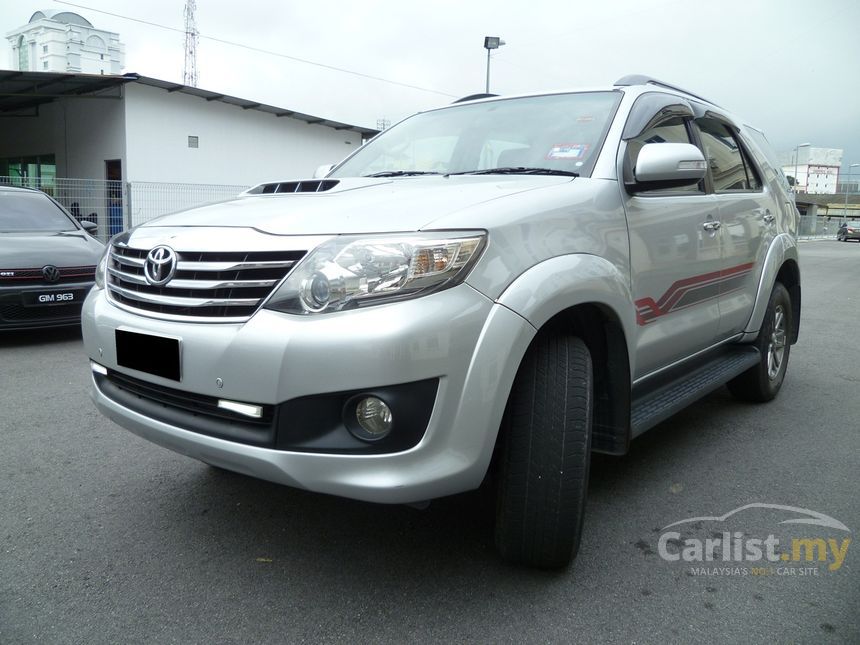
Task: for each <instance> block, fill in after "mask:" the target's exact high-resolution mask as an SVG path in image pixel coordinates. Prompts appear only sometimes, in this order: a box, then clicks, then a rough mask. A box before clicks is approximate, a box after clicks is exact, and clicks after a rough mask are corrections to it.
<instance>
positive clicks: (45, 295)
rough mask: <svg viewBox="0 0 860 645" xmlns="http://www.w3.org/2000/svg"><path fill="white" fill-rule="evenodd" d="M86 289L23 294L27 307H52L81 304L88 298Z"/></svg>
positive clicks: (24, 303) (23, 300) (23, 301)
mask: <svg viewBox="0 0 860 645" xmlns="http://www.w3.org/2000/svg"><path fill="white" fill-rule="evenodd" d="M86 293H87V292H86V291H85V290H84V289H69V290H68V291H44V292H40V291H27V292H25V293H23V294H21V298H22V303H23V305H24V306H25V307H50V306H51V305H71V304H74V303H76V302H81V301H82V300H83V299H84V298H85V297H86Z"/></svg>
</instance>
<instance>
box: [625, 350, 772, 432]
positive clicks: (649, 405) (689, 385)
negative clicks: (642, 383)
mask: <svg viewBox="0 0 860 645" xmlns="http://www.w3.org/2000/svg"><path fill="white" fill-rule="evenodd" d="M758 362H759V351H758V349H756V348H755V347H753V346H751V345H743V346H737V345H735V346H733V347H731V348H730V349H728V350H727V351H725V352H723V353H720V354H719V355H718V356H716V357H713V358H711V359H710V360H708V361H707V362H706V363H704V364H703V365H701V366H700V367H697V368H696V369H695V370H693V371H691V372H690V371H687V372H684V373H682V374H681V375H680V376H678V377H677V378H676V379H675V380H673V381H669V382H667V383H662V384H660V385H658V386H657V387H656V389H651V390H649V391H647V392H643V393H642V395H641V396H637V395H636V394H634V400H633V406H632V411H631V414H630V426H631V435H632V436H633V437H636V436H638V435H640V434H642V433H643V432H645V431H646V430H649V429H651V428H653V427H654V426H655V425H657V424H658V423H660V422H661V421H665V420H666V419H668V418H669V417H671V416H672V415H673V414H675V413H677V412H680V411H681V410H683V409H684V408H686V407H687V406H689V405H690V404H691V403H693V402H694V401H697V400H698V399H700V398H702V397H703V396H705V395H706V394H710V393H711V392H713V391H714V390H716V389H719V387H720V386H722V385H723V384H725V383H726V382H727V381H730V380H731V379H733V378H734V377H736V376H738V375H740V374H743V373H744V372H746V371H747V370H748V369H749V368H751V367H754V366H755V365H757V364H758Z"/></svg>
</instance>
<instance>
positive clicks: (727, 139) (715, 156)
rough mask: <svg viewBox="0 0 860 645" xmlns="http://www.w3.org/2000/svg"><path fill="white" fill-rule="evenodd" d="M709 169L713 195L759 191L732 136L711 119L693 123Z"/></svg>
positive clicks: (750, 170) (758, 186) (748, 162)
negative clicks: (714, 193) (740, 191)
mask: <svg viewBox="0 0 860 645" xmlns="http://www.w3.org/2000/svg"><path fill="white" fill-rule="evenodd" d="M696 124H697V125H698V126H699V131H700V133H701V136H702V144H703V145H704V147H705V156H706V157H707V159H708V164H709V165H710V168H711V177H712V178H713V181H714V191H715V192H718V193H722V192H730V191H737V190H758V189H759V188H761V181H759V178H758V176H757V174H756V171H755V169H754V167H753V166H752V164H751V163H750V161H749V158H748V157H746V155H745V153H744V151H743V148H741V146H740V144H739V142H738V140H737V138H736V137H735V135H734V134H733V133H732V132H731V131H730V130H729V128H728V127H726V125H725V124H723V123H720V122H719V121H715V120H714V119H699V120H697V121H696Z"/></svg>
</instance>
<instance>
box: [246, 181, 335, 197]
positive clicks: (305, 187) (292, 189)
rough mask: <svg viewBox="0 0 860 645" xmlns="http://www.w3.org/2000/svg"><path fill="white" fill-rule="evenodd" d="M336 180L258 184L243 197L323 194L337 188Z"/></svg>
mask: <svg viewBox="0 0 860 645" xmlns="http://www.w3.org/2000/svg"><path fill="white" fill-rule="evenodd" d="M339 183H340V182H339V181H338V180H337V179H306V180H303V181H278V182H274V183H269V184H260V185H258V186H254V187H253V188H249V189H248V190H246V191H245V193H244V194H245V195H265V194H271V193H278V194H280V193H324V192H325V191H327V190H331V189H332V188H334V187H335V186H337V185H338V184H339Z"/></svg>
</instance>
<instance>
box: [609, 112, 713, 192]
mask: <svg viewBox="0 0 860 645" xmlns="http://www.w3.org/2000/svg"><path fill="white" fill-rule="evenodd" d="M646 143H692V141H691V140H690V133H689V131H688V129H687V123H686V122H685V119H684V118H683V117H672V118H669V119H666V120H665V121H661V122H660V123H658V124H657V125H653V126H651V127H650V128H648V129H647V130H645V131H644V132H642V134H640V135H639V136H637V137H634V138H633V139H630V140H629V141H628V142H627V163H626V166H627V167H628V168H629V169H630V170H631V171H632V170H633V169H634V168H636V159H637V157H638V156H639V151H640V150H642V147H643V146H644V145H645V144H646ZM631 178H632V177H631ZM704 190H705V189H704V184H703V182H699V183H698V184H690V185H689V186H683V187H681V188H663V189H660V190H649V191H646V192H644V193H641V194H645V195H664V194H672V193H684V194H689V193H690V192H704Z"/></svg>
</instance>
